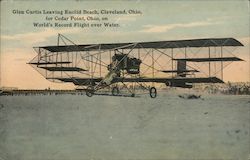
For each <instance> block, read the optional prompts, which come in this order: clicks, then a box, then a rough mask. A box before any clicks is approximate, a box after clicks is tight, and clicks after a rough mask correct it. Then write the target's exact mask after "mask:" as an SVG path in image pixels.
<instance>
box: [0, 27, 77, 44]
mask: <svg viewBox="0 0 250 160" xmlns="http://www.w3.org/2000/svg"><path fill="white" fill-rule="evenodd" d="M77 31H78V29H61V30H56V29H53V28H46V29H44V30H42V31H40V32H28V33H22V34H15V35H2V36H1V39H2V40H12V41H20V42H25V43H29V44H34V43H38V42H44V41H46V40H47V39H48V38H49V37H52V36H55V35H57V34H58V33H75V32H77Z"/></svg>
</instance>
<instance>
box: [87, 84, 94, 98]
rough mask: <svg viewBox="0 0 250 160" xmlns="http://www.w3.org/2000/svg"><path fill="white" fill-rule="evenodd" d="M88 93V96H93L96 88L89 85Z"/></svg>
mask: <svg viewBox="0 0 250 160" xmlns="http://www.w3.org/2000/svg"><path fill="white" fill-rule="evenodd" d="M86 95H87V96H88V97H92V96H93V95H94V89H93V87H92V86H89V87H88V88H87V90H86Z"/></svg>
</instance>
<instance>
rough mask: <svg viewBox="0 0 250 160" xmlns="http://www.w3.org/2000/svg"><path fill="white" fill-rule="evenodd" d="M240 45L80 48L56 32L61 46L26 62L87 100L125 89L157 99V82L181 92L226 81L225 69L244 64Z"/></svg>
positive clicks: (207, 42) (230, 41)
mask: <svg viewBox="0 0 250 160" xmlns="http://www.w3.org/2000/svg"><path fill="white" fill-rule="evenodd" d="M239 46H243V44H241V43H240V42H239V41H237V40H236V39H234V38H206V39H190V40H175V41H154V42H130V43H104V44H81V45H78V44H75V43H74V42H73V41H71V40H70V39H68V38H67V37H65V36H64V35H61V34H58V39H57V45H55V46H41V47H34V49H35V51H36V52H37V56H36V57H34V58H33V59H32V60H31V61H30V62H29V63H28V64H30V65H32V66H33V67H34V68H35V69H36V70H38V71H39V72H40V73H41V74H42V75H43V76H44V77H45V78H46V79H48V80H50V81H53V82H70V83H73V84H75V85H76V86H77V88H76V89H80V90H84V91H86V95H87V96H89V97H91V96H93V95H94V94H100V93H101V92H104V91H103V90H105V89H106V91H105V93H107V92H108V94H109V95H113V96H119V95H122V93H121V91H122V90H126V91H127V92H126V94H125V95H128V96H135V92H136V91H137V90H139V89H141V90H144V92H147V93H148V92H149V95H150V97H152V98H155V97H156V96H157V90H156V87H157V86H159V85H157V84H159V83H162V84H166V85H167V86H169V87H182V88H191V87H192V86H193V84H195V83H223V69H224V68H225V67H226V66H228V65H229V64H230V63H231V62H233V61H242V59H240V58H238V57H237V56H235V55H234V54H233V52H234V51H235V49H236V48H237V47H239ZM107 90H108V91H107ZM104 95H105V94H104ZM123 95H124V94H123Z"/></svg>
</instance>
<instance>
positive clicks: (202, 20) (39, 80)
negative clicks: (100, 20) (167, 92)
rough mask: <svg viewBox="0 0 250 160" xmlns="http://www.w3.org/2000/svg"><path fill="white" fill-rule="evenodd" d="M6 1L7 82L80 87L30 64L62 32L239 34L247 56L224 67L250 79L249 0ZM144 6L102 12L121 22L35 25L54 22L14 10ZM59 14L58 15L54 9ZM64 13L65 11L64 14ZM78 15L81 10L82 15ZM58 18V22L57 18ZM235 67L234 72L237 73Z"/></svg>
mask: <svg viewBox="0 0 250 160" xmlns="http://www.w3.org/2000/svg"><path fill="white" fill-rule="evenodd" d="M0 4H1V54H0V64H1V69H0V71H1V74H0V76H1V79H0V86H1V87H18V88H22V89H34V88H38V89H44V88H48V87H50V88H53V89H64V88H74V86H73V85H71V84H58V83H52V82H49V81H47V80H46V79H45V78H44V77H42V76H41V75H40V74H39V73H38V72H37V71H36V70H34V69H33V68H32V67H31V66H29V65H28V64H26V63H27V62H29V61H30V60H31V59H32V58H33V57H35V56H36V52H35V51H34V50H33V47H34V46H46V45H56V41H57V34H58V33H61V34H63V35H65V36H67V37H69V38H70V39H71V40H73V41H74V42H76V43H77V44H95V43H119V42H143V41H158V40H159V41H161V40H181V39H196V38H223V37H233V38H236V39H237V40H239V41H240V42H241V43H242V44H243V45H244V47H240V48H238V49H237V50H236V52H235V53H234V54H235V55H237V56H238V57H240V58H242V59H244V60H245V61H244V62H234V63H232V64H231V65H230V66H228V67H227V68H225V70H224V81H233V82H249V81H250V71H249V70H250V64H249V63H250V62H249V60H250V55H249V54H250V53H249V52H250V49H249V43H250V42H249V40H250V33H249V26H250V24H249V23H250V17H249V15H250V13H249V12H250V9H249V1H248V0H229V1H224V0H218V1H217V0H214V1H202V0H193V1H191V0H187V1H184V0H177V1H173V0H166V1H163V0H162V1H160V0H158V1H157V0H156V1H149V0H145V1H140V0H137V1H129V0H127V1H108V0H106V1H98V0H95V1H87V0H86V1H84V0H78V1H66V0H63V1H56V0H45V1H33V0H26V1H14V0H8V1H6V0H3V1H1V2H0ZM79 9H80V10H104V9H105V10H124V9H125V10H139V11H141V12H142V14H126V15H101V17H107V18H108V19H109V22H114V23H118V24H119V25H120V27H111V28H105V27H101V28H62V27H61V28H58V27H50V28H48V27H41V28H36V27H34V26H33V23H34V22H41V23H43V22H48V21H46V20H45V17H46V15H43V14H14V13H13V10H14V11H16V10H19V11H26V10H30V11H36V10H48V11H54V10H57V11H59V10H79ZM52 16H55V15H52ZM58 16H59V17H60V15H58ZM76 16H77V15H76ZM53 22H56V21H55V20H53ZM232 73H233V74H232Z"/></svg>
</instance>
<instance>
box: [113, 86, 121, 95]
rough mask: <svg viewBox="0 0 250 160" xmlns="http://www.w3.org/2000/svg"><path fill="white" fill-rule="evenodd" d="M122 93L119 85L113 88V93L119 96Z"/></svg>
mask: <svg viewBox="0 0 250 160" xmlns="http://www.w3.org/2000/svg"><path fill="white" fill-rule="evenodd" d="M119 93H120V91H119V89H118V87H113V88H112V95H113V96H117V95H118V94H119Z"/></svg>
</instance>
